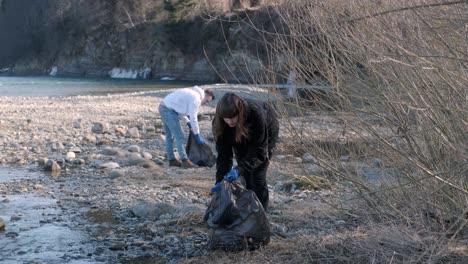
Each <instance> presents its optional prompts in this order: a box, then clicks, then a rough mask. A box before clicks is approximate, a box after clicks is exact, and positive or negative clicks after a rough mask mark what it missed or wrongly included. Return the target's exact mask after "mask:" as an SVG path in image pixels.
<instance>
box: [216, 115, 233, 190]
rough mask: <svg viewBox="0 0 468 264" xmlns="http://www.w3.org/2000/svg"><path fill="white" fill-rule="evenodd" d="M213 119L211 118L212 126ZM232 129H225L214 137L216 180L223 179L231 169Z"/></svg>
mask: <svg viewBox="0 0 468 264" xmlns="http://www.w3.org/2000/svg"><path fill="white" fill-rule="evenodd" d="M214 122H215V120H213V127H215V126H214ZM232 132H233V129H225V133H224V134H223V135H221V136H220V137H219V138H218V139H216V151H217V152H218V156H217V157H216V182H217V183H218V182H220V181H222V180H223V178H224V176H225V175H226V174H227V173H228V172H229V171H231V169H232V165H233V151H232V141H231V140H229V139H230V138H232V137H233V136H234V135H233V133H232Z"/></svg>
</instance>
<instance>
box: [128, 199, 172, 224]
mask: <svg viewBox="0 0 468 264" xmlns="http://www.w3.org/2000/svg"><path fill="white" fill-rule="evenodd" d="M131 211H132V213H133V214H134V215H135V216H137V217H141V218H145V219H148V220H151V221H156V220H158V219H159V218H160V217H161V216H162V215H165V214H168V213H171V212H174V211H175V207H174V206H172V205H170V204H167V203H149V202H144V203H141V204H137V205H135V206H133V207H132V208H131Z"/></svg>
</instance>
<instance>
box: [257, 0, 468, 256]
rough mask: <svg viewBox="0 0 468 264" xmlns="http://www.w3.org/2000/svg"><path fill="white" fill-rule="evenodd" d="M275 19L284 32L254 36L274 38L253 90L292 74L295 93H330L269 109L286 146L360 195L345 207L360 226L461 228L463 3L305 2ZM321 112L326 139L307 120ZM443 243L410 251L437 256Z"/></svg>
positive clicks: (465, 200)
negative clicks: (298, 89)
mask: <svg viewBox="0 0 468 264" xmlns="http://www.w3.org/2000/svg"><path fill="white" fill-rule="evenodd" d="M275 11H276V14H275V15H276V16H279V17H281V22H282V23H281V25H282V26H281V27H278V28H277V31H275V32H265V31H263V30H262V29H260V28H259V29H258V32H259V33H260V34H261V35H263V36H268V35H275V41H272V42H268V43H267V46H268V49H269V51H270V54H271V63H270V64H268V66H265V72H266V74H265V75H264V76H263V79H261V80H260V82H262V83H264V82H269V83H275V82H277V81H278V80H281V79H282V80H285V79H288V76H289V77H290V75H291V73H294V77H295V78H294V80H295V82H296V84H297V85H299V86H301V85H302V86H304V87H305V85H304V84H310V83H312V84H313V83H316V82H323V81H324V82H326V83H327V84H328V85H330V86H331V87H332V90H331V91H330V92H327V98H328V99H330V98H331V99H332V100H328V99H327V100H323V99H322V98H318V99H317V100H313V101H311V100H302V99H297V100H287V101H283V102H284V104H283V105H282V106H278V105H277V108H278V109H279V110H280V111H282V114H283V115H285V116H288V118H287V119H285V120H286V121H285V122H286V127H287V128H288V129H289V132H290V133H291V135H292V137H291V138H293V139H295V140H296V141H295V142H296V143H300V146H302V148H303V149H305V151H307V152H310V153H313V155H314V156H315V157H317V159H318V160H319V163H320V165H321V166H323V167H324V168H326V169H327V170H329V171H330V172H332V173H333V174H334V175H336V176H337V177H338V178H339V179H341V180H342V182H347V183H351V184H352V186H353V188H354V190H355V191H356V192H358V193H359V194H360V195H359V196H358V197H357V198H359V199H356V201H357V200H361V201H364V203H359V202H356V203H354V205H359V206H357V207H353V206H352V205H349V206H350V207H348V208H351V209H353V210H355V211H354V212H357V213H358V214H359V215H361V216H366V217H368V218H367V219H368V220H370V221H377V222H382V223H388V222H392V223H395V224H400V225H404V226H411V227H412V228H421V229H422V230H426V231H431V232H440V233H439V234H444V235H443V236H440V239H441V240H444V239H445V237H448V238H449V239H451V240H454V239H456V238H457V236H459V235H460V234H462V233H463V232H466V230H467V229H468V224H467V222H468V210H467V208H468V177H467V175H468V156H467V154H468V153H467V151H468V149H467V143H468V142H467V141H468V134H467V128H468V88H467V87H468V71H467V63H468V42H467V34H468V31H467V28H466V21H467V19H468V17H467V15H466V14H468V6H467V4H466V1H444V2H434V1H412V2H411V3H408V2H406V1H401V0H391V1H370V0H369V1H313V0H310V1H294V2H292V3H289V4H287V5H280V6H277V7H276V8H275ZM265 38H266V37H265ZM293 99H294V98H293ZM312 105H313V106H314V107H312ZM291 109H294V111H293V112H294V116H292V115H291ZM325 109H326V110H327V111H330V110H332V111H333V113H334V114H333V117H334V119H335V121H334V122H330V123H333V125H335V127H332V128H334V129H335V131H336V132H337V133H336V135H335V136H334V137H332V138H330V137H320V136H317V135H316V134H317V126H311V124H310V120H311V119H310V116H311V115H314V114H316V113H317V112H321V110H325ZM320 125H326V124H320ZM328 128H330V127H328ZM330 142H331V143H335V144H330ZM344 157H346V158H344ZM352 164H353V165H352ZM442 244H443V243H439V244H437V246H438V247H437V249H434V250H432V251H431V252H430V253H428V252H426V251H424V253H421V252H418V251H417V250H414V251H412V252H411V253H412V254H430V255H434V256H436V255H437V254H441V252H442V251H443V246H442ZM407 253H408V252H407ZM416 259H417V258H416ZM415 261H416V262H417V260H415Z"/></svg>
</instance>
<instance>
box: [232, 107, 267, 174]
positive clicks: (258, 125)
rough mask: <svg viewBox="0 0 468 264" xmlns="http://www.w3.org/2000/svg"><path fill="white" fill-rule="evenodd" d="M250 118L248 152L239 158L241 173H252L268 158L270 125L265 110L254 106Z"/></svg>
mask: <svg viewBox="0 0 468 264" xmlns="http://www.w3.org/2000/svg"><path fill="white" fill-rule="evenodd" d="M250 115H251V116H250V117H249V120H248V124H247V125H248V128H249V141H248V143H247V152H246V155H245V156H244V157H242V158H241V159H240V161H239V160H238V169H239V173H240V175H250V174H251V173H252V171H253V170H254V169H255V168H256V167H258V166H259V165H260V164H262V163H263V162H265V161H266V160H267V158H268V125H267V119H266V113H265V111H261V109H258V108H254V109H252V111H251V113H250Z"/></svg>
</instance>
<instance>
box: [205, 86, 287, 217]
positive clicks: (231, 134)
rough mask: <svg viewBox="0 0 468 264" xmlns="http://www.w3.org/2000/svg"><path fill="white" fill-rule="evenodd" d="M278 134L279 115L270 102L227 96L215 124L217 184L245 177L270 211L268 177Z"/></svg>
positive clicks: (217, 107)
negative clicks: (234, 160)
mask: <svg viewBox="0 0 468 264" xmlns="http://www.w3.org/2000/svg"><path fill="white" fill-rule="evenodd" d="M278 133H279V124H278V118H277V115H276V113H275V112H274V110H273V109H272V108H271V106H270V105H269V104H268V103H267V102H262V101H258V100H253V99H243V98H241V97H239V96H238V95H236V94H234V93H226V94H225V95H224V96H223V97H222V98H221V99H220V101H219V102H218V104H217V106H216V115H215V118H214V120H213V135H214V139H215V142H216V150H217V152H218V157H217V159H216V183H219V182H221V181H222V180H223V178H225V176H227V178H226V179H228V180H231V181H232V180H234V179H236V178H237V176H238V175H242V176H243V177H244V178H245V181H246V187H247V189H249V190H253V191H254V192H255V194H256V195H257V197H258V199H259V200H260V202H261V203H262V205H263V208H264V209H265V210H266V209H267V207H268V186H267V182H266V173H267V170H268V165H269V163H270V162H269V161H270V158H271V156H272V153H273V148H274V147H275V145H276V141H277V140H278ZM234 156H235V158H236V161H237V167H236V168H234V169H233V168H232V166H233V158H234ZM214 191H216V190H214Z"/></svg>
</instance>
